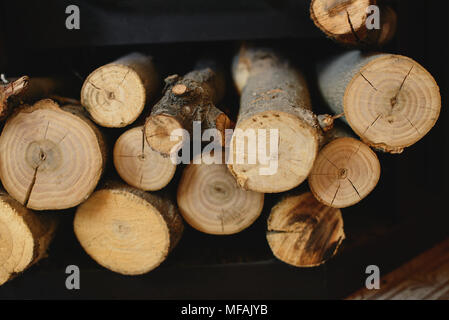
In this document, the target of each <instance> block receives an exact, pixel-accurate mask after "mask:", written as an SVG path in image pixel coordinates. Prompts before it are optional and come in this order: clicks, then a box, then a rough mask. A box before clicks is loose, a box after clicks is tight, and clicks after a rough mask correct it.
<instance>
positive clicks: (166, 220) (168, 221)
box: [74, 183, 183, 275]
mask: <svg viewBox="0 0 449 320" xmlns="http://www.w3.org/2000/svg"><path fill="white" fill-rule="evenodd" d="M74 229H75V234H76V237H77V238H78V241H79V242H80V243H81V245H82V247H83V248H84V250H86V252H87V253H88V254H89V255H90V256H91V257H92V259H94V260H95V261H96V262H98V263H99V264H100V265H102V266H103V267H105V268H107V269H109V270H112V271H114V272H118V273H121V274H126V275H138V274H143V273H147V272H149V271H151V270H153V269H154V268H156V267H157V266H159V265H160V264H161V263H162V262H163V261H164V260H165V258H166V257H167V255H168V254H169V252H170V251H171V250H172V249H173V248H174V247H175V246H176V244H177V243H178V241H179V239H180V238H181V235H182V231H183V223H182V218H181V216H180V215H179V213H178V209H177V208H176V205H175V204H174V203H173V202H172V201H170V200H169V199H168V198H166V197H163V196H160V195H156V194H151V193H147V192H143V191H141V190H138V189H135V188H132V187H128V186H126V185H124V184H123V185H122V184H118V183H110V184H108V185H106V186H105V187H104V188H102V189H100V190H98V191H95V192H94V193H93V194H92V196H91V197H90V198H89V199H88V200H87V201H86V202H84V203H83V204H82V205H81V206H79V207H78V209H77V211H76V215H75V220H74Z"/></svg>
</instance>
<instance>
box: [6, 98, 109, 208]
mask: <svg viewBox="0 0 449 320" xmlns="http://www.w3.org/2000/svg"><path fill="white" fill-rule="evenodd" d="M80 110H82V108H81V107H76V106H68V107H64V109H62V108H60V107H59V106H58V105H57V104H56V103H55V102H54V101H52V100H49V99H45V100H41V101H39V102H37V103H36V104H34V105H33V106H25V107H23V108H21V109H20V110H17V112H16V113H15V114H14V115H13V116H11V117H10V118H8V121H7V122H6V125H5V127H4V129H3V132H2V135H1V136H0V179H1V181H2V183H3V186H4V187H5V189H6V190H7V191H8V193H9V194H10V195H11V196H12V197H13V198H14V199H16V200H17V201H19V202H20V203H22V204H23V205H25V206H26V207H28V208H31V209H35V210H58V209H66V208H70V207H74V206H76V205H78V204H80V203H81V202H82V201H84V200H85V199H86V198H87V197H88V196H89V195H90V193H92V191H93V190H94V189H95V187H96V185H97V183H98V181H99V179H100V177H101V175H102V172H103V169H104V166H105V154H106V152H105V146H104V142H103V139H102V136H101V134H100V132H99V131H98V129H97V128H96V127H95V125H94V124H93V123H92V122H90V121H89V120H88V119H87V118H86V117H84V116H83V115H82V113H81V111H80Z"/></svg>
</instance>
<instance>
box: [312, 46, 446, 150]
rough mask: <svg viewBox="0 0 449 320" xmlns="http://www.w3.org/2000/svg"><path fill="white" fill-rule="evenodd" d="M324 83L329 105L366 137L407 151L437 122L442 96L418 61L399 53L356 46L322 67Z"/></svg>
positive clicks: (380, 146)
mask: <svg viewBox="0 0 449 320" xmlns="http://www.w3.org/2000/svg"><path fill="white" fill-rule="evenodd" d="M318 83H319V87H320V90H321V93H322V95H323V97H324V99H325V101H326V102H327V104H328V106H329V107H330V108H331V109H332V111H333V112H335V114H340V113H344V116H345V117H344V119H345V121H347V123H348V124H349V125H350V127H351V128H352V129H353V130H354V132H355V133H356V134H357V135H358V136H359V137H360V138H361V139H362V141H363V142H365V143H366V144H368V145H369V146H372V147H374V148H378V149H380V150H383V151H386V152H391V153H401V152H402V151H403V150H404V148H406V147H409V146H411V145H413V144H414V143H416V142H417V141H419V140H420V139H421V138H423V137H424V136H425V135H426V134H427V133H428V132H429V130H430V129H431V128H432V127H433V126H434V125H435V123H436V121H437V119H438V116H439V114H440V109H441V96H440V92H439V88H438V85H437V83H436V82H435V80H434V78H433V77H432V76H431V75H430V74H429V72H427V71H426V69H424V68H423V67H422V66H421V65H419V64H418V63H417V62H416V61H414V60H412V59H410V58H407V57H404V56H399V55H394V54H363V53H361V52H360V51H350V52H347V53H344V54H342V55H340V56H338V57H335V58H333V59H331V60H330V61H328V62H327V63H325V64H324V65H322V66H321V68H320V70H319V72H318Z"/></svg>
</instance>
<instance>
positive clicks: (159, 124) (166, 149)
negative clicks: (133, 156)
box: [144, 114, 187, 155]
mask: <svg viewBox="0 0 449 320" xmlns="http://www.w3.org/2000/svg"><path fill="white" fill-rule="evenodd" d="M144 130H145V137H146V140H147V142H148V144H149V145H150V147H151V148H152V149H153V150H154V151H157V152H160V153H161V154H163V155H171V154H173V153H175V152H177V151H178V150H179V148H180V147H181V146H182V144H183V143H184V142H185V141H186V140H187V137H185V136H184V134H183V133H184V131H181V130H183V126H182V125H181V123H179V121H178V120H176V118H175V117H172V116H169V115H165V114H159V115H151V116H149V117H148V118H147V121H146V123H145V128H144ZM175 130H177V131H179V133H180V135H179V136H177V135H175V133H176V131H175ZM172 134H173V136H172Z"/></svg>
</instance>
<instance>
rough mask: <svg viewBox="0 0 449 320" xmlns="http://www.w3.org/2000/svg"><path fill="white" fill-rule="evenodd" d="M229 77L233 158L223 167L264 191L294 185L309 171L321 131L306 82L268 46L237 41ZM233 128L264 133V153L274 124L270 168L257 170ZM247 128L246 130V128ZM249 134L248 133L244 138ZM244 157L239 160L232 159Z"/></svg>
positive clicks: (249, 186)
mask: <svg viewBox="0 0 449 320" xmlns="http://www.w3.org/2000/svg"><path fill="white" fill-rule="evenodd" d="M233 77H234V81H235V84H236V86H237V88H238V90H239V91H240V92H241V99H240V111H239V115H238V121H237V125H236V130H235V131H234V134H233V137H232V139H231V145H230V149H231V158H230V160H232V161H231V162H232V163H229V164H228V168H229V170H230V171H231V173H232V174H233V175H234V177H235V178H236V179H237V182H238V184H239V185H240V186H241V187H243V188H245V189H248V190H253V191H257V192H263V193H273V192H283V191H287V190H290V189H292V188H294V187H296V186H298V185H299V184H300V183H301V182H303V181H304V180H305V179H306V177H307V176H308V174H309V172H310V170H311V169H312V165H313V162H314V161H315V157H316V155H317V152H318V146H319V143H320V139H321V135H322V131H321V129H320V127H319V123H318V120H317V117H316V116H315V115H314V114H313V112H312V111H311V102H310V97H309V91H308V88H307V84H306V82H305V80H304V78H303V76H302V75H301V74H300V73H299V72H298V71H297V70H295V69H294V68H293V67H292V66H291V65H290V64H289V62H288V61H286V60H284V59H283V58H281V57H280V56H279V55H277V54H276V53H274V52H272V51H271V50H269V49H263V48H246V47H242V49H241V50H240V53H239V54H238V55H237V56H236V57H235V58H234V62H233ZM238 129H241V130H242V131H243V132H250V130H253V132H254V133H256V134H257V133H258V130H259V129H262V131H264V132H265V133H266V137H267V138H266V139H267V140H266V141H267V148H266V150H267V153H268V152H269V150H270V146H269V142H270V140H271V138H270V134H271V132H270V129H274V130H278V134H279V139H278V167H277V171H276V173H275V174H272V175H261V174H260V169H261V168H266V167H267V164H263V163H262V162H261V161H260V160H261V159H262V154H260V153H259V152H257V151H255V152H256V154H257V159H256V160H257V163H255V164H250V161H249V157H248V155H251V154H253V152H252V151H251V150H250V149H249V148H253V147H256V150H257V146H252V145H251V142H249V143H246V142H245V147H244V148H237V146H238V145H237V142H238V139H239V138H238V136H239V134H240V135H241V133H239V131H238ZM246 130H249V131H246ZM248 140H249V139H248ZM238 159H243V161H240V162H243V163H237V161H236V160H238Z"/></svg>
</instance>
